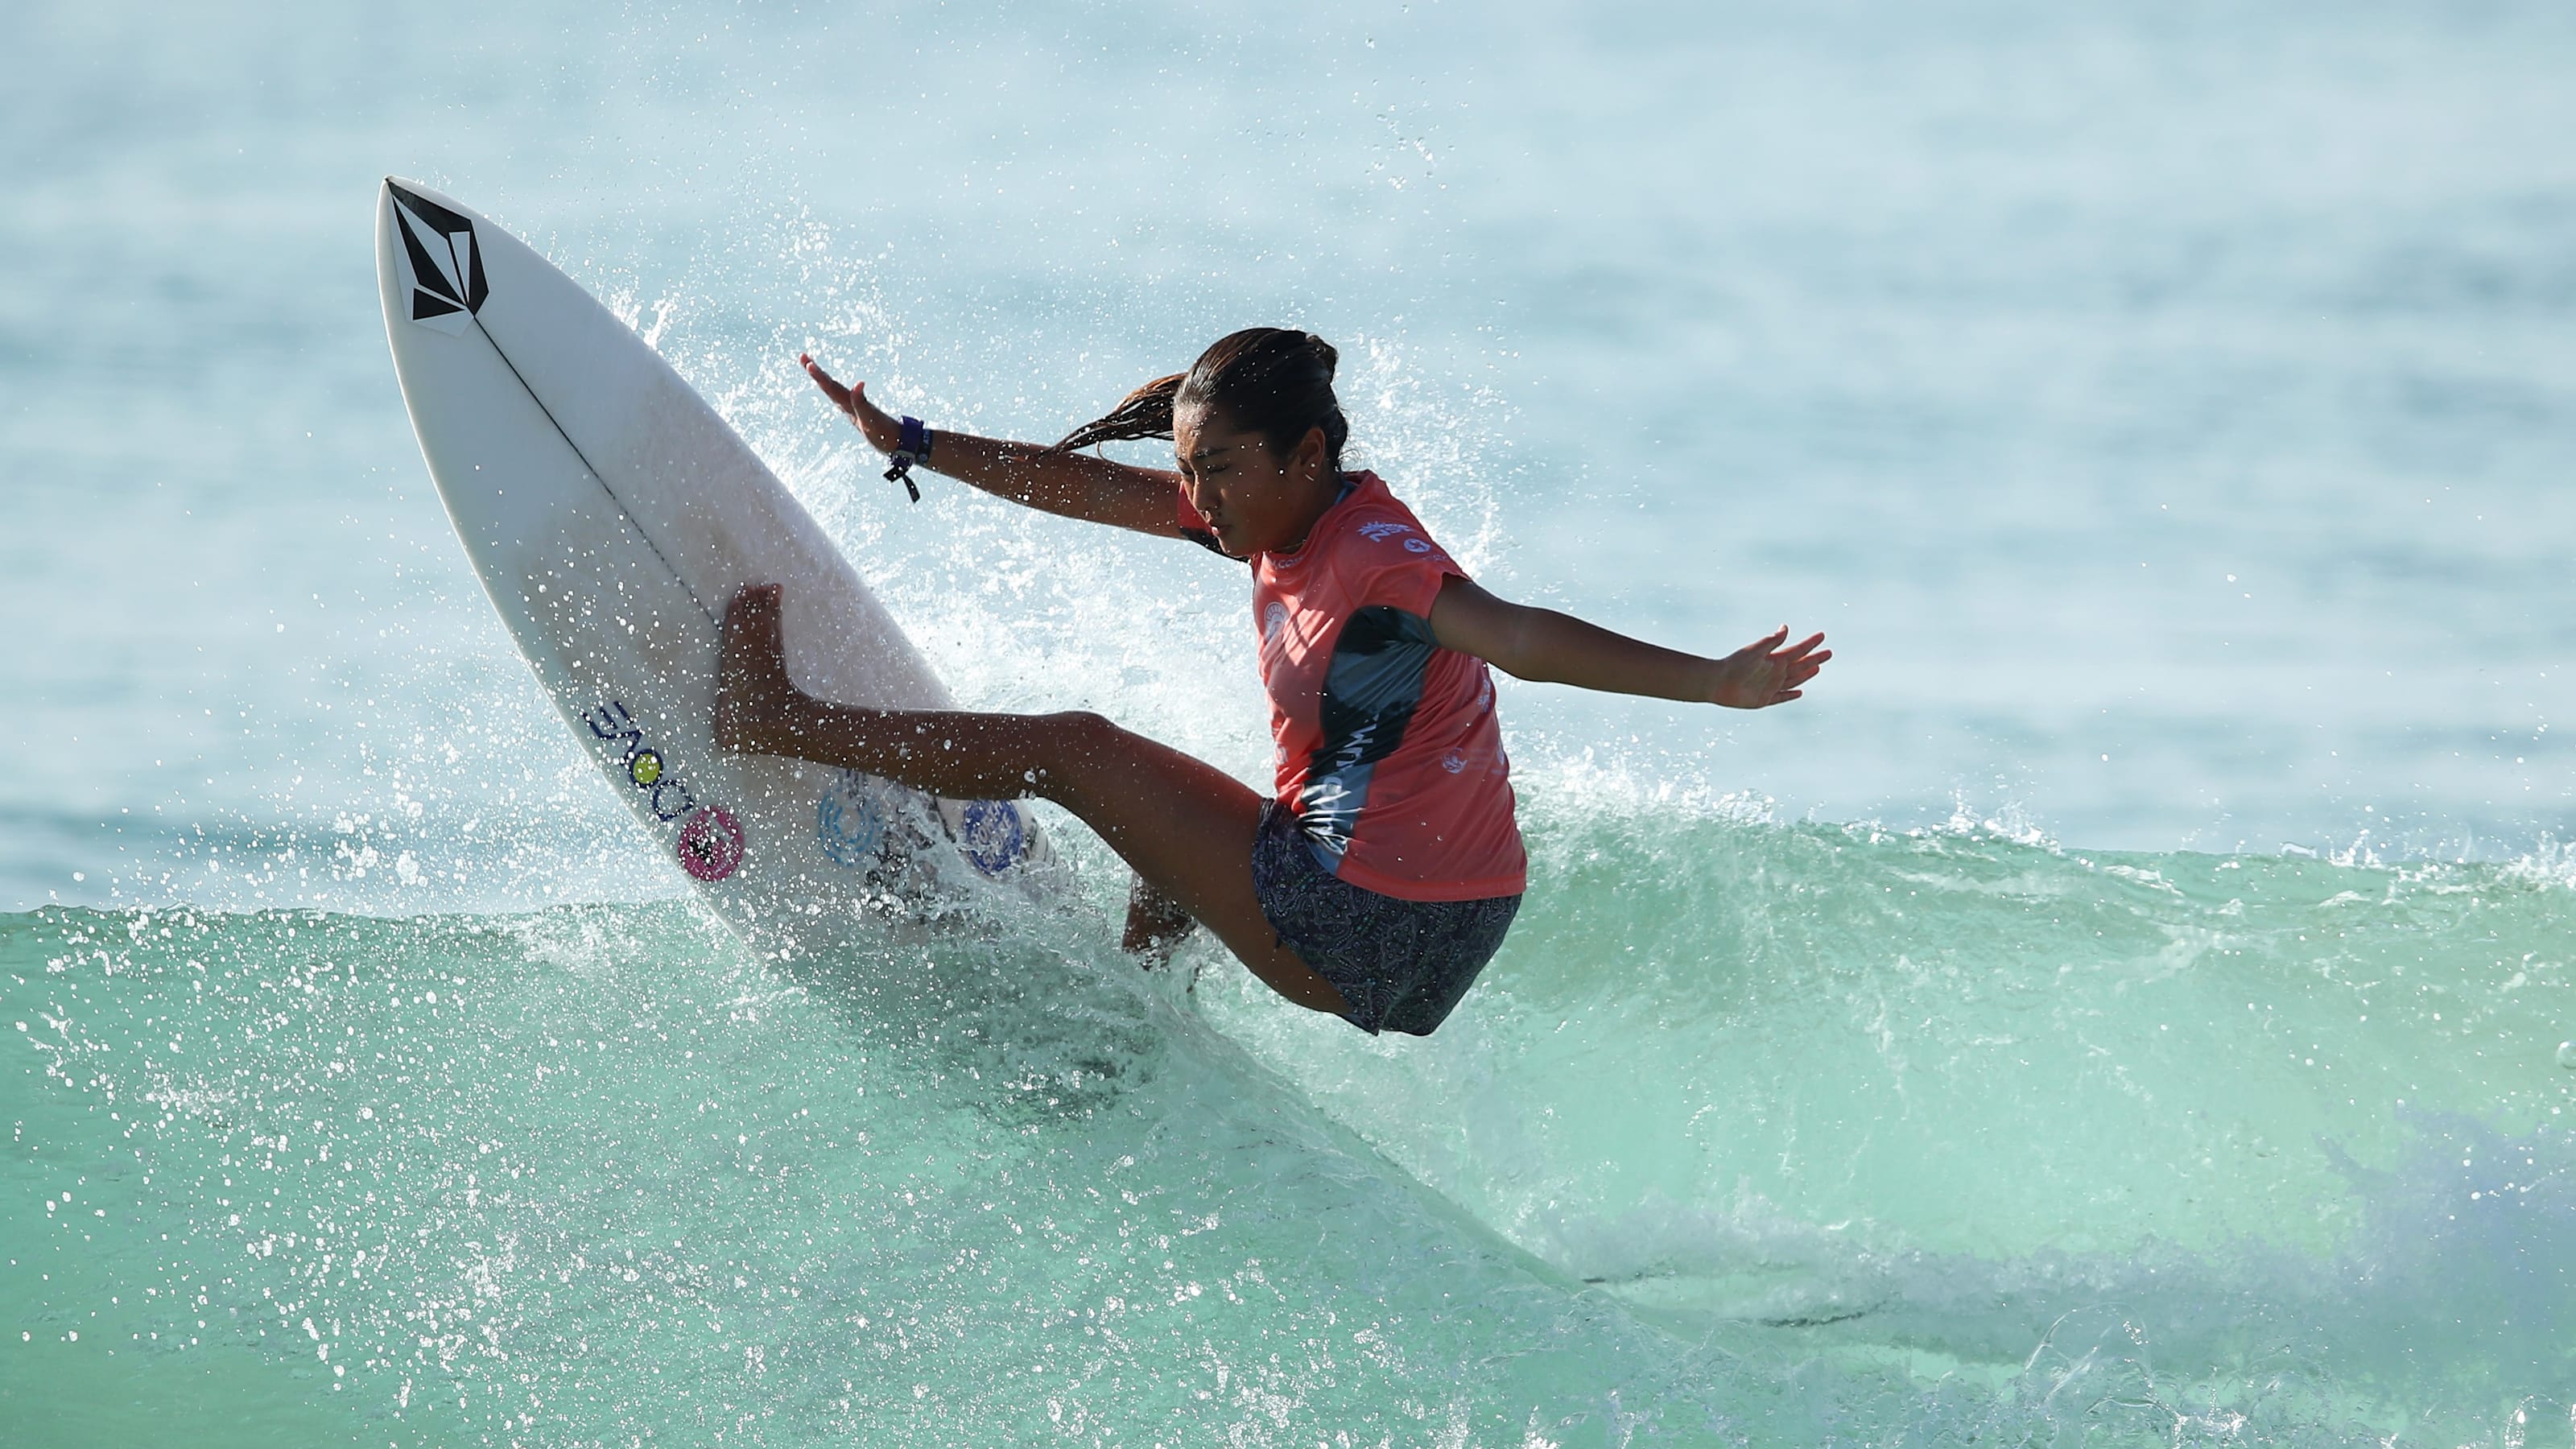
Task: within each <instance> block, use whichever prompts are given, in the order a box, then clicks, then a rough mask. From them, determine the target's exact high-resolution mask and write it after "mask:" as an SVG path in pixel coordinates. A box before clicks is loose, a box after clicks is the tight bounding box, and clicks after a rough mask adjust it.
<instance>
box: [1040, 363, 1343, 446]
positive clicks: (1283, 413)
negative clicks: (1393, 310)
mask: <svg viewBox="0 0 2576 1449" xmlns="http://www.w3.org/2000/svg"><path fill="white" fill-rule="evenodd" d="M1340 360H1341V354H1340V353H1337V352H1335V351H1334V350H1333V345H1332V344H1331V343H1329V342H1326V341H1325V340H1324V339H1323V338H1321V337H1318V336H1316V335H1315V334H1314V333H1312V332H1296V331H1291V330H1290V329H1288V328H1285V327H1247V328H1245V329H1243V330H1242V331H1240V332H1235V333H1230V334H1228V335H1226V336H1224V337H1220V338H1218V339H1217V341H1216V345H1214V346H1212V347H1210V348H1209V349H1208V350H1207V351H1205V352H1202V353H1200V354H1199V360H1198V361H1196V362H1194V363H1191V364H1190V370H1189V371H1187V372H1176V373H1173V374H1172V375H1171V376H1169V377H1158V378H1156V379H1154V380H1153V381H1152V382H1149V383H1147V384H1145V385H1144V386H1143V387H1140V388H1138V389H1136V390H1135V391H1134V392H1131V393H1129V394H1127V396H1126V398H1125V399H1124V400H1122V401H1121V402H1120V403H1119V404H1118V406H1117V407H1115V408H1112V409H1110V411H1109V414H1108V416H1106V417H1102V418H1096V419H1094V420H1093V421H1091V422H1088V423H1085V424H1083V425H1082V426H1081V427H1078V428H1076V429H1074V430H1073V431H1072V432H1070V433H1067V434H1065V436H1064V440H1063V441H1062V442H1059V443H1057V444H1056V447H1057V448H1058V449H1067V448H1087V447H1090V446H1091V445H1092V444H1094V443H1114V442H1118V441H1121V440H1123V439H1127V438H1168V437H1170V436H1171V435H1172V415H1173V414H1174V413H1176V412H1178V411H1180V410H1181V409H1182V408H1204V409H1207V410H1209V411H1211V412H1217V413H1222V414H1224V415H1225V417H1226V420H1227V421H1228V422H1231V423H1233V424H1234V425H1235V426H1236V427H1238V428H1242V429H1244V430H1245V431H1247V432H1255V433H1259V434H1260V435H1261V440H1262V441H1263V442H1265V443H1267V444H1269V445H1270V451H1271V452H1273V453H1275V454H1277V455H1278V456H1280V457H1283V458H1284V457H1286V456H1288V454H1290V453H1291V452H1293V451H1295V449H1296V447H1297V444H1298V443H1299V442H1300V441H1302V440H1303V439H1304V438H1305V436H1306V433H1307V431H1308V430H1309V429H1313V428H1322V429H1323V430H1324V461H1325V466H1327V467H1329V468H1331V469H1332V470H1333V471H1334V472H1336V473H1338V472H1340V471H1341V467H1342V444H1343V443H1344V442H1345V441H1347V440H1348V439H1349V438H1350V435H1351V425H1350V422H1349V421H1348V420H1347V419H1345V418H1344V417H1343V416H1342V405H1341V403H1340V402H1339V401H1338V400H1337V399H1335V398H1334V396H1333V368H1334V365H1335V364H1336V363H1338V362H1339V361H1340Z"/></svg>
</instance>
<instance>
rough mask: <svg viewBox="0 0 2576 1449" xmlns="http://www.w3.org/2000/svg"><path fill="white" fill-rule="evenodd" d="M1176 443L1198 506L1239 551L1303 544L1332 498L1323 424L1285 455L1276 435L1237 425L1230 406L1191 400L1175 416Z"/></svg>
mask: <svg viewBox="0 0 2576 1449" xmlns="http://www.w3.org/2000/svg"><path fill="white" fill-rule="evenodd" d="M1172 448H1173V451H1174V452H1175V453H1177V454H1178V455H1179V457H1180V468H1181V480H1182V482H1181V486H1182V487H1184V488H1186V489H1187V490H1188V491H1189V498H1190V506H1191V507H1192V508H1195V509H1197V510H1198V511H1199V516H1200V517H1202V518H1205V519H1206V520H1207V521H1208V528H1209V529H1210V530H1211V531H1213V532H1214V533H1215V534H1216V541H1217V543H1218V544H1219V545H1220V546H1222V547H1223V548H1224V549H1225V551H1226V552H1227V553H1230V554H1232V555H1234V556H1235V557H1236V558H1250V557H1251V556H1252V555H1254V554H1256V553H1284V552H1287V551H1289V550H1291V549H1294V548H1296V547H1297V546H1298V545H1300V544H1303V543H1304V542H1305V541H1306V535H1307V534H1308V533H1309V532H1312V531H1313V529H1314V527H1315V520H1316V518H1318V517H1319V516H1321V515H1322V513H1323V511H1324V509H1326V508H1328V507H1330V506H1331V504H1332V500H1331V498H1330V497H1329V496H1328V495H1327V493H1326V490H1325V489H1324V486H1323V482H1322V479H1323V473H1324V432H1323V429H1321V428H1316V429H1313V430H1311V431H1309V432H1308V433H1307V435H1306V437H1305V438H1304V440H1302V441H1301V442H1299V444H1298V445H1297V447H1296V449H1295V451H1293V452H1291V453H1290V454H1289V455H1288V456H1286V457H1281V456H1280V455H1279V454H1278V453H1277V452H1275V451H1273V450H1272V448H1271V446H1270V442H1269V440H1268V439H1266V438H1264V437H1262V435H1261V434H1260V433H1258V432H1250V431H1245V430H1242V429H1238V428H1236V427H1235V426H1234V423H1233V420H1232V419H1230V418H1228V417H1226V416H1225V414H1223V413H1220V412H1214V411H1211V410H1209V409H1205V408H1185V409H1183V410H1182V411H1180V412H1179V413H1178V414H1176V415H1174V417H1173V419H1172Z"/></svg>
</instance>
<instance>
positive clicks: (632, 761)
mask: <svg viewBox="0 0 2576 1449" xmlns="http://www.w3.org/2000/svg"><path fill="white" fill-rule="evenodd" d="M581 722H582V723H583V724H586V725H588V726H590V733H591V737H592V738H594V739H596V740H598V741H599V742H600V743H601V744H602V745H604V746H606V747H607V748H609V749H611V750H614V751H615V752H616V761H617V766H618V769H619V771H620V772H621V773H623V774H624V775H625V777H626V783H627V784H629V785H631V786H633V787H634V788H635V789H637V790H640V791H642V792H643V794H644V802H645V804H646V806H647V807H648V808H650V809H651V810H652V812H653V817H654V818H655V819H657V820H660V821H663V822H664V823H666V824H667V823H671V822H674V821H684V822H685V823H683V824H681V826H680V842H679V855H680V868H681V869H683V870H685V871H687V872H688V873H689V874H690V875H691V876H692V877H694V878H696V879H698V880H703V881H719V880H723V879H724V878H725V877H727V876H729V875H732V874H733V873H734V872H735V871H736V870H738V869H740V868H741V866H742V853H743V834H742V824H741V822H740V821H737V820H735V819H734V818H733V812H731V811H729V810H724V809H720V808H715V807H707V806H701V805H699V803H698V797H697V793H696V792H695V791H693V790H691V789H690V788H689V782H688V781H686V780H684V779H682V778H681V777H680V772H679V770H678V768H677V767H675V766H674V765H672V763H671V761H670V757H669V756H668V755H666V754H665V753H663V751H662V750H661V749H660V748H658V747H656V746H655V745H653V744H652V743H651V742H650V741H648V740H646V739H645V737H644V727H643V726H642V725H640V724H638V723H636V721H635V715H634V712H633V711H631V710H629V709H628V708H627V707H626V703H625V701H623V700H614V699H613V700H610V701H609V702H607V703H606V704H603V705H600V706H599V707H598V708H596V709H592V710H588V711H586V712H584V713H583V715H582V717H581Z"/></svg>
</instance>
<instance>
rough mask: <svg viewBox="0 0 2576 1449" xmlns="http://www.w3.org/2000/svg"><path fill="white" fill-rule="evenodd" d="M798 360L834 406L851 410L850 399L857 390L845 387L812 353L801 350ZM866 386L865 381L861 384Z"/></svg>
mask: <svg viewBox="0 0 2576 1449" xmlns="http://www.w3.org/2000/svg"><path fill="white" fill-rule="evenodd" d="M796 360H797V361H798V362H799V363H802V364H803V365H804V368H805V375H806V376H808V377H811V378H812V379H814V385H815V386H816V387H819V388H821V389H822V390H823V396H825V397H828V398H830V399H831V400H832V406H834V407H836V408H839V409H840V410H841V411H843V412H848V411H849V410H850V400H851V399H852V398H853V397H855V396H857V392H856V391H854V390H853V389H850V388H846V387H843V386H842V385H841V383H840V380H839V379H838V378H835V377H833V376H832V374H830V373H828V372H825V371H824V370H823V365H822V364H821V363H818V362H816V361H815V360H814V359H813V357H812V356H811V355H810V354H807V353H802V352H800V353H798V354H797V355H796ZM866 386H867V384H866V383H864V382H863V383H860V384H859V387H860V388H865V387H866Z"/></svg>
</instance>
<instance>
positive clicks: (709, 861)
mask: <svg viewBox="0 0 2576 1449" xmlns="http://www.w3.org/2000/svg"><path fill="white" fill-rule="evenodd" d="M741 864H742V826H741V824H740V823H739V822H737V821H736V820H735V819H734V818H733V812H732V811H730V810H721V809H717V808H715V807H713V806H710V807H708V808H707V809H704V810H701V811H699V812H698V813H697V814H695V815H692V816H690V817H689V823H688V824H686V825H683V826H681V827H680V868H681V869H682V870H685V871H687V872H688V873H689V874H691V875H693V876H695V877H697V878H698V879H699V880H723V879H724V878H725V877H726V876H729V875H731V874H733V873H734V871H735V870H736V869H737V868H738V867H740V866H741Z"/></svg>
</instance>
